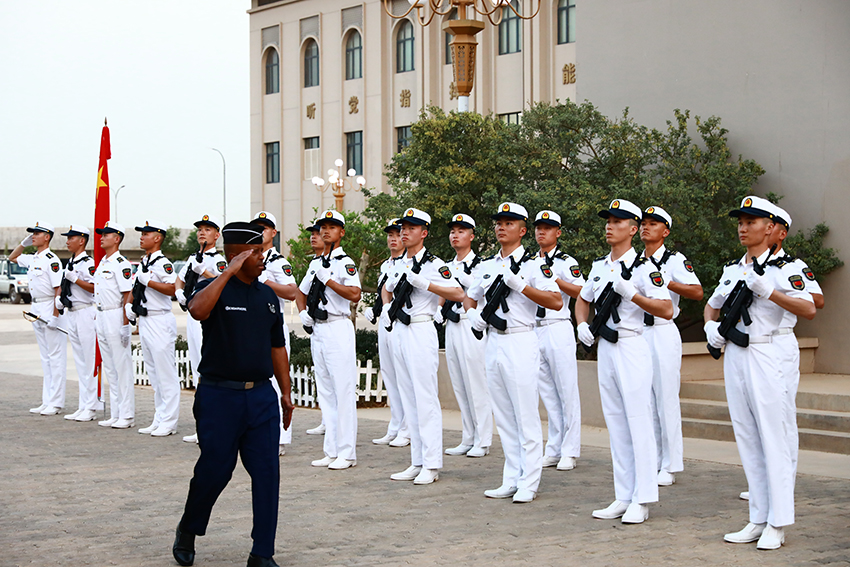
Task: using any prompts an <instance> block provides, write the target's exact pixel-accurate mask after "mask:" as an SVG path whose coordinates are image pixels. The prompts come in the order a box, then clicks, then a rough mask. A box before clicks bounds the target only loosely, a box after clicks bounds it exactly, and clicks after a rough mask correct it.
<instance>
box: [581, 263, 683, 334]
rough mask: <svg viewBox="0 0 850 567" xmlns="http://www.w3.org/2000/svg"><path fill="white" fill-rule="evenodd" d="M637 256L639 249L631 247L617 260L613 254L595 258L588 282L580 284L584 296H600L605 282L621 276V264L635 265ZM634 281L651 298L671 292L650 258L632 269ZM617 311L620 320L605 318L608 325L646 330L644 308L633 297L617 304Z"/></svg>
mask: <svg viewBox="0 0 850 567" xmlns="http://www.w3.org/2000/svg"><path fill="white" fill-rule="evenodd" d="M636 257H637V252H635V249H634V248H629V250H628V252H626V253H625V254H623V255H622V256H620V258H619V259H617V260H612V259H611V254H610V253H609V254H608V255H607V256H603V257H602V258H599V259H597V260H596V261H595V262H593V267H592V268H591V269H590V274H588V276H587V282H585V284H584V286H583V287H582V288H581V293H580V294H579V295H580V296H581V298H582V299H584V300H585V301H587V302H588V303H593V302H595V301H596V300H598V299H599V296H600V295H601V294H602V292H603V291H604V290H605V286H606V285H607V284H608V282H610V281H616V280H617V279H619V278H620V277H621V274H622V265H623V264H625V265H626V267H629V266H631V265H632V263H633V262H634V261H635V258H636ZM630 281H631V282H632V284H634V286H635V288H636V289H637V291H638V293H639V294H641V295H642V296H644V297H648V298H649V299H670V292H669V291H667V286H666V285H664V276H663V275H661V272H659V271H658V270H656V268H655V266H654V265H653V264H652V263H651V262H648V261H647V262H644V263H642V264H641V265H640V266H637V267H636V268H635V269H634V270H633V271H632V278H631V280H630ZM617 313H618V314H619V315H620V322H619V323H617V324H615V323H614V322H613V321H612V320H611V319H610V317H609V319H608V321H606V325H608V327H610V328H612V329H615V330H617V331H636V332H643V313H644V311H643V309H641V308H640V307H638V306H637V304H636V303H634V302H633V301H626V300H625V299H623V300H622V301H621V302H620V305H618V306H617Z"/></svg>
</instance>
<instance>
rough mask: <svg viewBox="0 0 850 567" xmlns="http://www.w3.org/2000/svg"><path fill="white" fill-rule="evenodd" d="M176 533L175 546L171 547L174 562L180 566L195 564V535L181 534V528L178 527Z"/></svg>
mask: <svg viewBox="0 0 850 567" xmlns="http://www.w3.org/2000/svg"><path fill="white" fill-rule="evenodd" d="M176 532H177V533H176V536H175V538H174V545H173V546H172V547H171V553H172V554H173V555H174V560H175V561H177V563H179V564H180V565H184V566H188V565H191V564H192V563H194V562H195V534H185V533H183V532H181V531H180V526H177V530H176Z"/></svg>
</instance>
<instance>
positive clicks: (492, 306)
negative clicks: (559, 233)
mask: <svg viewBox="0 0 850 567" xmlns="http://www.w3.org/2000/svg"><path fill="white" fill-rule="evenodd" d="M533 257H534V253H533V252H531V250H526V251H525V254H523V255H522V258H520V259H519V262H517V261H516V260H514V257H513V256H511V257H510V258H511V272H512V273H514V274H518V273H519V268H520V266H521V265H522V263H523V262H525V261H527V260H530V259H531V258H533ZM510 293H511V288H509V287H508V284H506V283H505V278H504V276H503V275H502V274H499V275H498V276H496V279H495V280H493V283H492V284H490V287H489V288H487V293H485V294H484V298H485V299H486V300H487V305H485V306H484V309H482V310H481V318H482V319H484V320H485V321H486V322H487V324H488V325H490V326H492V327H495V328H496V329H497V330H499V331H504V330H505V329H507V328H508V322H507V321H505V320H504V319H502V318H501V317H499V316H498V315H496V310H497V309H499V307H501V308H502V311H504V312H505V313H507V312H508V311H510V309H509V308H508V301H507V299H508V295H510ZM472 334H473V335H475V338H476V339H478V340H479V341H480V340H481V339H483V338H484V333H483V332H481V331H476V330H475V329H472Z"/></svg>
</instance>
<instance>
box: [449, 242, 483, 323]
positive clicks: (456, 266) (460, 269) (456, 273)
mask: <svg viewBox="0 0 850 567" xmlns="http://www.w3.org/2000/svg"><path fill="white" fill-rule="evenodd" d="M476 258H478V256H477V255H476V254H475V252H473V251H472V250H470V251H469V254H467V255H466V257H464V258H463V260H460V259H458V257H457V256H455V257H454V259H453V260H452V261H451V262H449V270H451V273H452V277H453V278H455V279H456V280H457V279H458V278H460V277H462V276H464V275H465V274H466V269H465V267H467V266H471V265H472V264H475V267H473V268H472V274H471V275H472V280H473V282H474V281H475V280H477V279H478V278H479V277H480V275H481V262H482V261H483V260H484V259H483V258H481V259H479V261H478V262H477V263H476V262H475V259H476ZM461 287H463V286H461ZM464 291H465V290H464ZM452 311H454V312H455V313H466V309H464V308H463V303H460V304H458V305H455V306H454V307H453V308H452Z"/></svg>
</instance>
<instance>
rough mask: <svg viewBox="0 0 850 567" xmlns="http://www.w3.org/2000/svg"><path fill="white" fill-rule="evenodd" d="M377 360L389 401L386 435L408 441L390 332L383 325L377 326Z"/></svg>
mask: <svg viewBox="0 0 850 567" xmlns="http://www.w3.org/2000/svg"><path fill="white" fill-rule="evenodd" d="M378 359H379V360H380V361H381V381H382V382H383V383H384V387H385V388H386V389H387V397H388V398H389V401H390V423H389V425H387V434H388V435H391V436H393V437H402V438H404V439H410V432H409V431H408V430H407V420H406V419H404V406H403V404H402V403H401V392H399V390H398V376H397V374H396V371H395V360H394V357H393V353H392V341H390V332H389V331H387V329H386V327H384V326H383V325H378Z"/></svg>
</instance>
